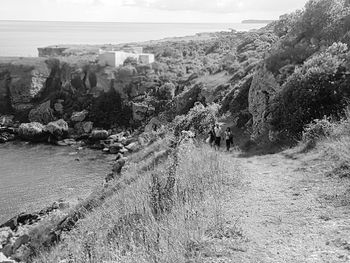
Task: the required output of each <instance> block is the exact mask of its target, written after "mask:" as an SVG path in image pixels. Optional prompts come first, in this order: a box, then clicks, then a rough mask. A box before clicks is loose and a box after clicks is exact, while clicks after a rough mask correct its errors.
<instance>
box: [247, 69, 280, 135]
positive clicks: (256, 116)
mask: <svg viewBox="0 0 350 263" xmlns="http://www.w3.org/2000/svg"><path fill="white" fill-rule="evenodd" d="M278 90H280V86H279V84H278V83H277V81H276V79H275V77H274V75H273V74H272V73H271V72H269V71H268V70H267V69H266V68H261V69H260V70H258V71H257V72H256V73H255V75H254V78H253V81H252V84H251V86H250V89H249V96H248V103H249V112H250V114H251V115H252V116H253V133H252V139H253V140H255V141H265V140H268V137H269V130H270V128H269V124H268V116H269V108H270V105H271V102H272V100H273V98H274V96H275V95H276V94H277V92H278Z"/></svg>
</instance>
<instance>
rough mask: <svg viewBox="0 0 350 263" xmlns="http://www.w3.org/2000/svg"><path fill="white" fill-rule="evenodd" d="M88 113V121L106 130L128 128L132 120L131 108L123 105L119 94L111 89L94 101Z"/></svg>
mask: <svg viewBox="0 0 350 263" xmlns="http://www.w3.org/2000/svg"><path fill="white" fill-rule="evenodd" d="M89 112H90V114H89V119H90V120H91V121H93V122H94V125H95V126H97V127H103V128H106V129H109V128H111V127H112V126H113V125H118V126H124V127H128V126H129V125H130V120H131V119H132V112H131V107H129V106H127V105H125V104H124V103H123V101H122V98H121V96H120V94H119V93H118V92H116V91H115V90H114V89H113V88H111V89H110V90H109V91H108V92H106V93H103V94H102V95H100V96H99V97H98V98H96V99H94V101H93V102H92V105H91V109H90V111H89Z"/></svg>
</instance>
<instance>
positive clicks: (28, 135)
mask: <svg viewBox="0 0 350 263" xmlns="http://www.w3.org/2000/svg"><path fill="white" fill-rule="evenodd" d="M18 135H19V136H20V137H21V138H22V139H24V140H28V141H44V140H45V138H47V134H46V130H45V126H44V125H42V124H41V123H39V122H31V123H22V124H21V125H20V126H19V128H18Z"/></svg>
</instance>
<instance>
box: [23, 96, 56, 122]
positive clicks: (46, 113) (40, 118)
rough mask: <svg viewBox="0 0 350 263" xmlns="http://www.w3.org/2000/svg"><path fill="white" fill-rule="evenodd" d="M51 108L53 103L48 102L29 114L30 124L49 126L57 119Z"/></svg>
mask: <svg viewBox="0 0 350 263" xmlns="http://www.w3.org/2000/svg"><path fill="white" fill-rule="evenodd" d="M53 112H54V111H53V109H52V108H51V102H50V101H49V100H48V101H46V102H44V103H42V104H40V105H39V106H38V107H36V108H34V109H32V110H31V111H30V112H29V115H28V119H29V121H30V122H40V123H43V124H48V123H49V122H51V121H53V120H54V119H55V117H54V115H53Z"/></svg>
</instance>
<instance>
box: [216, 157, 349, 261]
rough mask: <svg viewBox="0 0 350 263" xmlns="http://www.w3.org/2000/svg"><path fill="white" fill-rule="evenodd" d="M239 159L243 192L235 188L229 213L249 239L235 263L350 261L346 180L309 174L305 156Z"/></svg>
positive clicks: (245, 241) (319, 174)
mask: <svg viewBox="0 0 350 263" xmlns="http://www.w3.org/2000/svg"><path fill="white" fill-rule="evenodd" d="M234 159H235V160H236V161H237V164H238V165H239V166H241V168H242V187H239V189H237V190H236V189H235V193H234V194H233V198H232V199H231V202H230V206H231V209H230V211H229V214H231V216H232V219H233V218H237V217H239V218H240V219H239V226H240V228H241V231H242V234H243V237H244V239H242V241H241V244H240V246H241V247H242V248H241V249H238V251H236V252H235V253H233V254H232V255H231V260H232V261H231V260H230V262H262V263H265V262H266V263H272V262H278V263H282V262H293V263H298V262H350V206H349V205H348V203H346V202H344V201H346V199H345V197H349V198H350V196H349V195H345V194H346V190H347V187H346V186H345V184H344V181H343V182H342V181H340V180H339V179H335V178H329V177H326V176H325V175H324V174H323V173H315V171H314V170H312V169H311V171H310V168H312V165H313V164H312V162H308V161H306V160H305V158H303V157H299V158H294V159H291V158H288V157H287V156H285V155H283V154H275V155H266V156H262V157H251V158H234ZM347 180H348V179H347ZM233 221H234V219H233ZM243 240H244V241H243ZM222 262H227V261H222Z"/></svg>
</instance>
